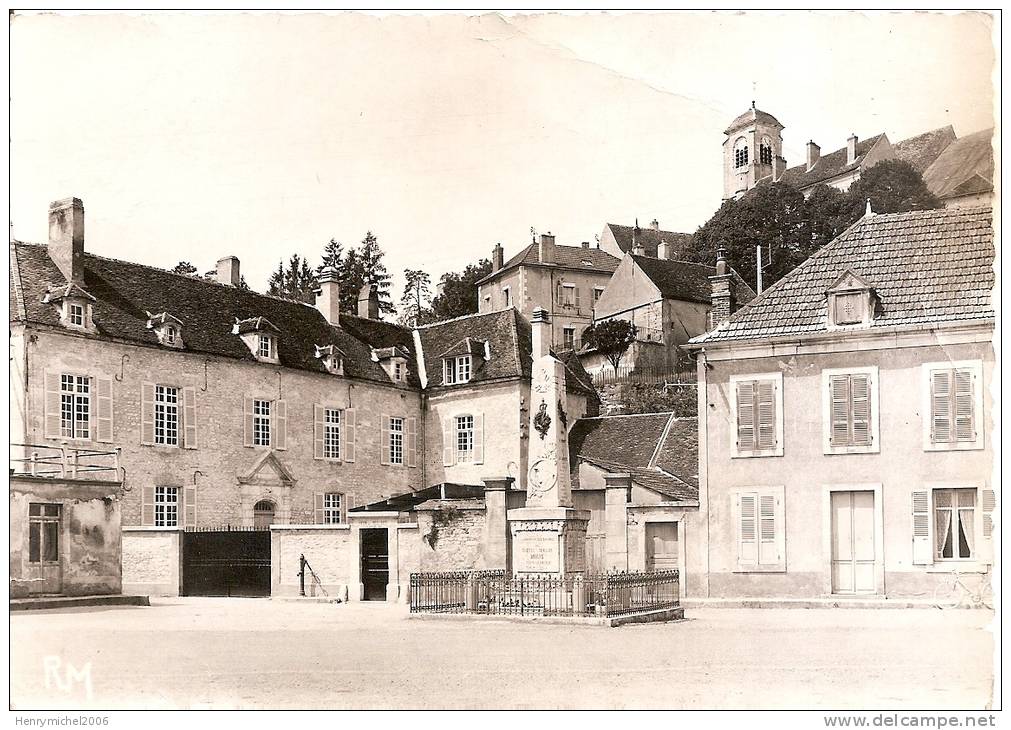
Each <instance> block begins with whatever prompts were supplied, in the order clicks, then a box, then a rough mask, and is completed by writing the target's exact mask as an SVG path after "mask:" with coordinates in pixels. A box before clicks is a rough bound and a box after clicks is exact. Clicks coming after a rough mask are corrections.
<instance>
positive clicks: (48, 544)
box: [28, 502, 61, 563]
mask: <svg viewBox="0 0 1011 730" xmlns="http://www.w3.org/2000/svg"><path fill="white" fill-rule="evenodd" d="M60 511H61V510H60V505H58V504H42V503H38V502H33V503H31V504H29V505H28V562H29V563H58V562H59V561H60Z"/></svg>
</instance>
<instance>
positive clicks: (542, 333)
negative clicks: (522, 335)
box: [530, 307, 551, 362]
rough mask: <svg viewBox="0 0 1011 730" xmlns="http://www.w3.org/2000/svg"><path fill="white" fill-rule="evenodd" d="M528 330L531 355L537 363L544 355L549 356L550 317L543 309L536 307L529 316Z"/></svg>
mask: <svg viewBox="0 0 1011 730" xmlns="http://www.w3.org/2000/svg"><path fill="white" fill-rule="evenodd" d="M530 330H531V334H532V346H531V350H532V355H533V358H534V362H537V360H539V359H540V358H542V357H544V356H545V355H550V354H551V317H550V316H549V315H548V310H546V309H544V307H537V308H536V309H534V311H533V312H532V313H531V315H530Z"/></svg>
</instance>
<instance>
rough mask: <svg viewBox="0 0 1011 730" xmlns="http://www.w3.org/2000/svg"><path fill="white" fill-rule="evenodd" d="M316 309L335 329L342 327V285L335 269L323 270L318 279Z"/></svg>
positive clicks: (327, 268) (328, 267)
mask: <svg viewBox="0 0 1011 730" xmlns="http://www.w3.org/2000/svg"><path fill="white" fill-rule="evenodd" d="M316 309H318V310H319V311H320V312H321V313H322V314H323V316H324V317H326V321H327V322H329V323H330V324H332V325H333V326H334V327H340V326H341V322H340V311H341V285H340V281H339V280H338V279H337V272H336V271H335V270H334V269H333V267H330V266H327V267H325V268H323V269H322V270H321V271H320V272H319V276H318V277H316Z"/></svg>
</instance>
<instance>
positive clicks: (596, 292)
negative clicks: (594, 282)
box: [593, 286, 604, 306]
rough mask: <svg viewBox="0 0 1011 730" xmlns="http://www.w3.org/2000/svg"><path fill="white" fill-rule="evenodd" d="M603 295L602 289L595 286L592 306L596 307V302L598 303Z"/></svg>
mask: <svg viewBox="0 0 1011 730" xmlns="http://www.w3.org/2000/svg"><path fill="white" fill-rule="evenodd" d="M603 293H604V287H602V286H595V287H593V304H594V306H596V304H597V302H599V301H600V295H601V294H603Z"/></svg>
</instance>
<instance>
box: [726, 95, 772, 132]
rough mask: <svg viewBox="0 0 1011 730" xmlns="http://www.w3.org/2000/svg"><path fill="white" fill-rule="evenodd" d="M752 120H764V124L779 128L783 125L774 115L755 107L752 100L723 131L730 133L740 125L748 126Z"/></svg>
mask: <svg viewBox="0 0 1011 730" xmlns="http://www.w3.org/2000/svg"><path fill="white" fill-rule="evenodd" d="M752 122H764V123H765V124H775V125H776V126H777V127H779V128H781V129H782V127H783V125H782V124H780V123H779V120H778V119H776V117H774V116H772V115H771V114H769V112H763V111H762V110H761V109H756V108H755V104H754V102H752V103H751V108H750V109H748V111H746V112H744V114H740V115H738V116H737V118H736V119H734V121H732V122H731V123H730V126H728V127H727V128H726V130H725V131H724V132H723V133H724V134H730V133H732V132H735V131H737V130H738V129H740V128H741V127H746V126H748V125H749V124H751V123H752Z"/></svg>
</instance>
